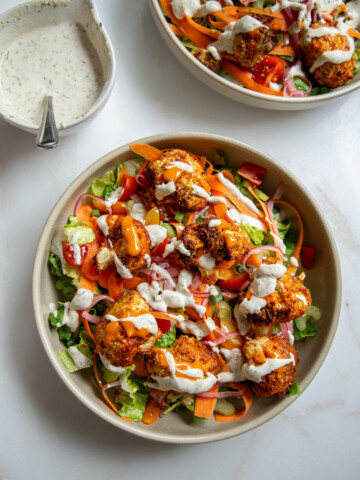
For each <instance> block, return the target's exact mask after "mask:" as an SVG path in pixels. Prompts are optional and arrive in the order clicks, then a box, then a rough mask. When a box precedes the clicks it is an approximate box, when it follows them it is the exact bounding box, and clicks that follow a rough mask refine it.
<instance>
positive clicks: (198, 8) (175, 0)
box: [171, 0, 222, 20]
mask: <svg viewBox="0 0 360 480" xmlns="http://www.w3.org/2000/svg"><path fill="white" fill-rule="evenodd" d="M171 6H172V9H173V12H174V15H175V17H176V18H178V19H179V20H181V19H183V18H184V17H185V15H186V16H188V17H190V18H193V17H206V15H208V14H209V13H213V12H216V11H218V10H221V8H222V7H221V4H220V3H219V2H216V1H213V0H210V1H207V2H206V3H204V4H203V5H202V4H201V1H200V0H172V2H171Z"/></svg>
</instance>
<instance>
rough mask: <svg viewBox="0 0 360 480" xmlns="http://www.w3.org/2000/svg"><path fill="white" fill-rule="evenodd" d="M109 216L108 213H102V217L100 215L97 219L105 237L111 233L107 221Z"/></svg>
mask: <svg viewBox="0 0 360 480" xmlns="http://www.w3.org/2000/svg"><path fill="white" fill-rule="evenodd" d="M107 217H108V216H107V215H100V217H98V219H97V220H96V223H97V225H98V227H99V228H100V230H101V231H102V232H103V234H104V235H105V237H107V236H108V235H109V233H110V232H109V225H108V223H107V221H106V219H107Z"/></svg>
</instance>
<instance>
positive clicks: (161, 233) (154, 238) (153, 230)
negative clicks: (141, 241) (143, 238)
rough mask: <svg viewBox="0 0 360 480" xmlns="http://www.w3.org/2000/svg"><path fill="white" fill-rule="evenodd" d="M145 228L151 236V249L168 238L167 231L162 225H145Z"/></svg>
mask: <svg viewBox="0 0 360 480" xmlns="http://www.w3.org/2000/svg"><path fill="white" fill-rule="evenodd" d="M145 228H146V230H147V232H148V234H149V235H150V240H151V248H154V247H156V246H157V245H159V243H161V242H162V241H163V240H165V238H166V237H167V230H166V228H164V227H162V226H161V225H145Z"/></svg>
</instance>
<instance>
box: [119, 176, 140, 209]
mask: <svg viewBox="0 0 360 480" xmlns="http://www.w3.org/2000/svg"><path fill="white" fill-rule="evenodd" d="M122 186H123V187H124V191H123V193H122V195H121V197H120V198H119V200H120V201H121V202H126V201H127V200H129V198H130V197H131V195H133V194H134V193H136V191H137V189H138V184H137V181H136V180H135V177H133V176H132V175H129V174H127V173H125V175H124V176H123V182H122Z"/></svg>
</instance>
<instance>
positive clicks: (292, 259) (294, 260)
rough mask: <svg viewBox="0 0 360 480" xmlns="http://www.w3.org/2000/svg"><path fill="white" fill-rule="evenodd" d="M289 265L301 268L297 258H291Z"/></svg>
mask: <svg viewBox="0 0 360 480" xmlns="http://www.w3.org/2000/svg"><path fill="white" fill-rule="evenodd" d="M289 263H290V265H292V266H293V267H298V266H299V262H298V261H297V260H296V258H295V257H291V258H290V262H289Z"/></svg>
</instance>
